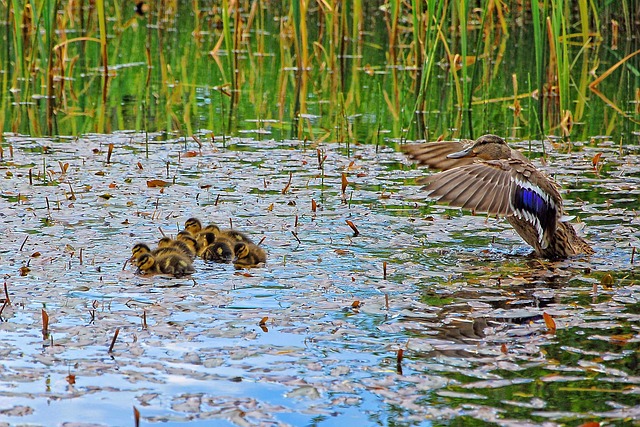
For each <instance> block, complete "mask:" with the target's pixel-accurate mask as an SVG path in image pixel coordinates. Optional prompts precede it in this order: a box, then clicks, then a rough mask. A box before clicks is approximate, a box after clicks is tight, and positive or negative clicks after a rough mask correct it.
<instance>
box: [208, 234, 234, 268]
mask: <svg viewBox="0 0 640 427" xmlns="http://www.w3.org/2000/svg"><path fill="white" fill-rule="evenodd" d="M200 256H201V257H202V259H203V260H205V261H213V262H220V263H227V264H228V263H230V262H232V261H233V259H234V257H235V253H234V252H233V246H231V244H230V242H229V241H226V240H224V241H216V242H213V243H212V244H210V245H208V246H207V247H206V248H205V249H204V251H203V252H202V254H201V255H200Z"/></svg>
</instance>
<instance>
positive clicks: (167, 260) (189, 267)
mask: <svg viewBox="0 0 640 427" xmlns="http://www.w3.org/2000/svg"><path fill="white" fill-rule="evenodd" d="M136 264H137V265H138V270H139V271H140V272H141V273H142V274H153V273H161V274H172V275H174V276H176V277H182V276H184V275H187V274H192V273H194V272H195V269H194V268H193V264H192V263H191V259H189V257H187V256H185V255H183V254H181V253H179V252H167V253H164V254H159V255H153V254H151V253H143V254H142V255H140V256H139V257H138V259H137V260H136Z"/></svg>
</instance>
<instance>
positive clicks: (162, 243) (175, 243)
mask: <svg viewBox="0 0 640 427" xmlns="http://www.w3.org/2000/svg"><path fill="white" fill-rule="evenodd" d="M164 248H172V249H174V250H176V251H178V252H180V253H183V254H184V255H186V256H188V257H189V258H191V259H193V258H194V257H195V256H196V250H195V248H192V247H191V246H190V245H189V244H188V243H186V242H185V241H183V240H174V239H172V238H170V237H163V238H162V239H160V240H159V241H158V249H164Z"/></svg>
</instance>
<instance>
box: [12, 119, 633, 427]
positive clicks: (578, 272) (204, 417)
mask: <svg viewBox="0 0 640 427" xmlns="http://www.w3.org/2000/svg"><path fill="white" fill-rule="evenodd" d="M201 140H202V141H203V143H202V146H201V147H199V146H198V145H197V144H196V143H195V142H194V141H192V140H185V139H184V138H175V139H174V138H172V137H171V136H167V135H162V134H150V135H145V134H141V133H133V132H120V133H115V134H112V135H98V134H95V135H85V136H82V137H80V138H57V139H47V138H32V137H19V136H15V137H8V138H7V144H10V145H11V147H12V150H11V151H12V153H11V152H10V150H9V149H8V148H7V146H5V150H4V157H3V160H2V163H1V164H0V166H1V168H2V170H1V173H2V175H3V179H2V180H1V181H0V196H1V198H0V231H1V233H2V236H3V239H2V241H3V247H2V249H1V250H0V257H1V259H2V263H1V264H0V268H1V270H2V273H3V274H4V279H5V283H6V289H7V293H8V296H9V297H10V299H11V304H10V305H6V306H5V307H4V309H3V310H2V314H1V320H2V322H1V323H0V338H1V340H2V343H3V345H2V348H1V349H0V351H1V352H2V358H3V363H2V365H0V423H2V424H3V425H17V424H20V425H27V424H28V425H65V426H72V425H73V426H79V425H133V417H134V415H133V411H134V407H135V408H136V409H137V410H138V411H139V412H140V416H141V419H142V423H143V424H144V425H151V424H162V425H169V426H177V425H184V424H186V423H188V424H189V425H203V426H204V425H212V424H214V425H240V426H244V425H321V426H330V425H336V426H337V425H345V423H348V422H350V423H354V424H357V425H421V426H440V425H471V424H473V425H488V424H491V425H518V426H522V425H548V426H555V425H580V424H583V423H586V422H589V421H601V422H604V423H608V424H615V425H634V423H637V422H638V420H640V406H638V401H639V396H638V395H639V394H640V376H638V354H639V348H640V346H639V344H638V342H639V341H640V340H639V328H640V317H639V316H638V312H639V308H640V286H639V285H638V273H639V269H638V262H639V261H638V256H640V254H634V252H633V251H634V250H633V248H640V219H639V218H638V207H639V205H638V200H639V197H640V196H639V193H640V187H639V186H640V168H639V167H638V165H640V147H638V146H637V145H632V144H628V145H625V147H624V149H620V147H619V146H618V145H617V144H615V143H612V142H610V141H608V140H606V139H602V140H595V141H592V142H591V143H589V144H575V145H573V146H572V147H568V146H565V145H557V146H551V145H549V144H548V145H547V147H546V148H547V152H548V153H550V156H549V157H548V158H547V160H546V162H544V163H541V162H540V161H538V162H537V165H538V166H539V167H541V168H542V169H543V170H545V171H546V172H548V173H549V174H551V175H553V176H554V177H555V179H556V180H557V181H558V182H559V183H560V184H562V185H563V187H564V196H565V200H566V205H567V209H568V211H569V213H570V214H571V215H576V216H577V217H578V219H579V220H580V221H581V222H584V224H585V227H584V229H583V233H584V235H585V237H586V238H587V239H588V240H589V241H590V242H591V243H592V244H593V246H594V248H595V251H596V253H595V254H594V255H592V256H590V257H577V258H574V259H570V260H567V261H564V262H548V261H544V260H537V259H531V258H528V257H527V256H526V254H527V253H528V252H529V248H527V247H526V246H525V244H524V243H523V242H522V241H521V240H520V239H519V238H518V236H517V235H515V233H514V232H513V230H512V229H511V228H510V227H509V226H508V224H506V222H505V221H504V220H500V219H487V218H485V217H481V216H471V215H469V214H468V213H461V212H460V211H459V210H457V209H451V208H447V207H443V206H438V205H435V204H432V203H431V202H428V201H425V200H424V196H423V195H422V194H421V192H420V188H419V185H417V184H416V179H417V178H419V177H420V176H422V175H423V174H425V173H428V172H425V171H424V170H421V169H417V168H415V167H414V166H413V165H412V164H411V162H409V161H408V160H407V159H405V158H404V156H403V155H402V154H401V153H400V152H398V150H397V149H396V148H397V147H395V146H394V147H387V146H379V147H376V146H372V145H355V144H352V145H351V146H349V147H348V149H347V147H346V146H344V145H338V144H317V145H311V144H308V143H305V142H303V141H295V140H284V141H273V140H263V141H254V140H250V139H241V138H232V139H228V140H226V141H224V142H222V141H213V142H209V140H207V138H206V137H205V136H204V135H202V136H201ZM205 141H206V142H205ZM109 144H113V153H112V154H111V156H110V159H109V160H110V161H109V162H107V156H108V151H109V148H108V147H109ZM538 144H540V143H539V142H538ZM516 145H520V146H521V147H522V148H524V147H526V146H527V145H526V143H525V142H523V143H520V144H516ZM598 152H602V153H604V154H603V155H602V158H601V165H604V166H603V167H602V169H601V170H600V171H599V173H598V174H596V173H595V171H594V169H593V166H592V158H593V157H594V155H595V154H596V153H598ZM325 156H326V160H324V161H323V162H322V164H321V165H319V159H324V157H325ZM67 163H68V166H65V165H66V164H67ZM343 174H345V175H346V177H347V180H348V186H347V188H346V190H345V191H344V193H343V192H342V188H341V187H342V176H343ZM154 179H160V180H163V181H165V182H167V183H168V184H169V185H168V186H166V187H149V186H148V181H150V180H154ZM312 200H313V201H315V204H316V206H317V208H316V210H315V212H314V211H313V210H312ZM191 216H196V217H199V218H201V219H203V220H205V221H207V222H209V221H213V222H216V223H218V224H221V225H224V226H228V225H229V224H232V225H233V227H234V228H237V229H240V230H243V231H245V232H247V233H249V234H250V235H251V236H252V237H254V238H255V240H261V239H263V238H264V241H263V243H262V246H263V247H264V248H265V249H266V250H267V252H268V263H267V265H266V266H265V267H263V268H256V269H251V270H240V271H236V270H234V269H233V267H232V266H230V265H219V264H206V263H204V262H202V261H201V260H196V262H195V267H196V270H197V271H196V273H195V274H193V275H192V276H191V277H184V278H180V279H176V278H170V277H165V276H153V277H143V276H139V275H136V274H135V271H134V268H133V267H132V266H131V265H129V264H126V262H125V261H126V259H127V258H128V257H129V255H130V248H131V246H132V245H133V243H135V242H138V241H147V242H154V241H156V240H158V239H159V238H160V237H161V236H162V234H161V231H162V232H163V233H165V234H167V235H175V234H176V232H177V231H178V230H179V229H180V228H181V227H182V224H183V223H184V221H185V220H186V219H187V218H189V217H191ZM347 220H349V221H351V222H352V223H353V224H354V225H355V226H356V227H357V229H358V230H359V235H357V236H354V232H353V231H352V229H351V228H350V226H349V225H347V223H346V221H347ZM385 266H386V277H385V272H384V270H385ZM357 302H359V303H357ZM43 309H44V310H46V313H47V314H48V316H49V328H48V331H47V332H48V334H43V331H42V328H43V320H42V310H43ZM543 313H546V314H548V315H551V316H552V317H553V318H554V319H555V322H556V325H557V329H556V330H555V331H550V329H549V328H548V327H547V325H546V324H545V320H543ZM264 317H268V319H267V321H266V324H265V325H263V326H261V325H260V324H259V323H260V322H261V319H263V318H264ZM116 330H118V331H119V333H118V336H117V338H116V339H115V342H114V344H113V349H112V351H109V347H110V345H111V344H112V341H113V337H114V334H115V333H116ZM399 349H402V350H403V351H404V358H403V359H402V360H401V361H400V362H399V363H398V361H397V353H398V350H399Z"/></svg>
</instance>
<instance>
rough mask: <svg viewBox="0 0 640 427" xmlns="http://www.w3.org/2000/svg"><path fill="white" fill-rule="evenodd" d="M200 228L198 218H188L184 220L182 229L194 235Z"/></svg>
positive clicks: (200, 224)
mask: <svg viewBox="0 0 640 427" xmlns="http://www.w3.org/2000/svg"><path fill="white" fill-rule="evenodd" d="M201 230H202V223H201V222H200V220H199V219H198V218H189V219H188V220H186V221H185V222H184V231H186V232H187V233H190V234H191V235H192V236H196V235H197V234H198V233H200V231H201Z"/></svg>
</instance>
